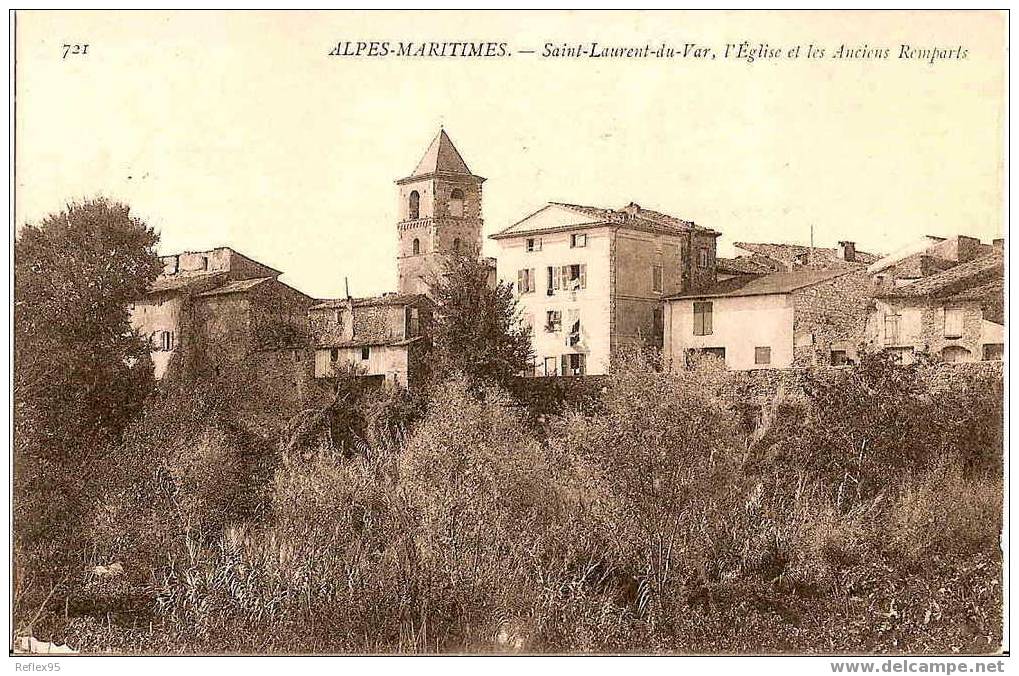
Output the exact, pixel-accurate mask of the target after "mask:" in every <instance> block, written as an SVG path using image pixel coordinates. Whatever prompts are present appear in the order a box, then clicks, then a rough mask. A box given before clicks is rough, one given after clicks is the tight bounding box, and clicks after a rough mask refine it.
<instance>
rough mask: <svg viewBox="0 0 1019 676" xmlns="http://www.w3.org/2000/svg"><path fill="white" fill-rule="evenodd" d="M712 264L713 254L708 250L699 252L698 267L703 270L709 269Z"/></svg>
mask: <svg viewBox="0 0 1019 676" xmlns="http://www.w3.org/2000/svg"><path fill="white" fill-rule="evenodd" d="M710 263H711V252H710V251H709V250H708V249H700V250H699V251H698V252H697V265H698V266H699V267H702V268H706V267H708V265H709V264H710Z"/></svg>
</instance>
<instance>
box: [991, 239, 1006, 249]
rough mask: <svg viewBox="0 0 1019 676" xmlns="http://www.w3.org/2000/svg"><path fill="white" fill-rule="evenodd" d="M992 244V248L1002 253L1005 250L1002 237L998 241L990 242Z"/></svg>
mask: <svg viewBox="0 0 1019 676" xmlns="http://www.w3.org/2000/svg"><path fill="white" fill-rule="evenodd" d="M992 244H994V248H995V249H997V250H998V251H1004V250H1005V238H1004V237H999V238H998V239H996V240H994V241H993V242H992Z"/></svg>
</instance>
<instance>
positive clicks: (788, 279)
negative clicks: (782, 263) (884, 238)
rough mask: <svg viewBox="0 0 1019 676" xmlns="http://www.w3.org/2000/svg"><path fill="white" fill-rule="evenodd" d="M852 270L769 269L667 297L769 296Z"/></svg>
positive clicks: (813, 283) (788, 291) (823, 280)
mask: <svg viewBox="0 0 1019 676" xmlns="http://www.w3.org/2000/svg"><path fill="white" fill-rule="evenodd" d="M850 272H852V269H842V270H816V269H808V270H796V271H795V272H773V273H771V274H770V275H760V276H754V275H743V276H741V277H733V278H732V279H726V280H723V281H721V282H718V283H717V284H715V285H713V286H710V287H708V288H706V289H700V290H697V291H684V292H683V293H679V294H676V295H674V296H669V297H668V298H669V299H691V298H725V297H736V296H769V295H773V294H782V293H791V292H793V291H796V290H797V289H802V288H805V287H808V286H813V285H815V284H820V283H821V282H826V281H828V280H829V279H835V278H836V277H841V276H842V275H846V274H849V273H850Z"/></svg>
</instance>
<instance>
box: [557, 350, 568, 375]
mask: <svg viewBox="0 0 1019 676" xmlns="http://www.w3.org/2000/svg"><path fill="white" fill-rule="evenodd" d="M562 365H563V367H562V370H561V371H560V372H559V374H560V375H564V376H568V375H569V374H570V358H569V356H568V355H565V354H564V355H563V356H562Z"/></svg>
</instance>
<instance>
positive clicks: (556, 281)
mask: <svg viewBox="0 0 1019 676" xmlns="http://www.w3.org/2000/svg"><path fill="white" fill-rule="evenodd" d="M549 270H551V271H552V279H553V288H555V289H558V288H560V287H559V277H560V275H561V274H562V271H561V270H560V269H559V268H558V267H554V268H549Z"/></svg>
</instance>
